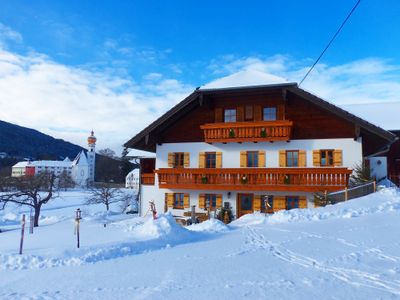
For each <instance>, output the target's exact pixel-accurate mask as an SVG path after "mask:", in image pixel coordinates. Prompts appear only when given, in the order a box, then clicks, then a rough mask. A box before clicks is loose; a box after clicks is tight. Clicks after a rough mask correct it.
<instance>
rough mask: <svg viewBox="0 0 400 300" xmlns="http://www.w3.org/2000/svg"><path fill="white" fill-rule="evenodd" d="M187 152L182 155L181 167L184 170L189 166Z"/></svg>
mask: <svg viewBox="0 0 400 300" xmlns="http://www.w3.org/2000/svg"><path fill="white" fill-rule="evenodd" d="M189 157H190V156H189V152H185V153H184V154H183V166H184V167H185V168H189V166H190V159H189Z"/></svg>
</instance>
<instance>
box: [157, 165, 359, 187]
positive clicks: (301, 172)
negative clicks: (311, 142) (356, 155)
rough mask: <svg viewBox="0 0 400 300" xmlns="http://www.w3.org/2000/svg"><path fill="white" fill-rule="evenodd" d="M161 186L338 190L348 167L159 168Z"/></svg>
mask: <svg viewBox="0 0 400 300" xmlns="http://www.w3.org/2000/svg"><path fill="white" fill-rule="evenodd" d="M155 172H156V173H157V175H158V182H159V186H160V188H177V189H190V190H251V191H255V190H257V191H304V192H321V191H329V192H330V191H338V190H341V189H344V188H345V187H346V186H347V185H348V182H349V176H350V174H351V172H352V171H351V170H349V169H347V168H334V167H331V168H238V169H233V168H232V169H231V168H229V169H227V168H222V169H189V168H188V169H167V168H165V169H159V170H156V171H155Z"/></svg>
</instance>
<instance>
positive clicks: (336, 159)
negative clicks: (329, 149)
mask: <svg viewBox="0 0 400 300" xmlns="http://www.w3.org/2000/svg"><path fill="white" fill-rule="evenodd" d="M342 164H343V163H342V150H338V149H335V150H333V165H334V166H335V167H340V166H341V165H342Z"/></svg>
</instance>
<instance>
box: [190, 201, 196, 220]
mask: <svg viewBox="0 0 400 300" xmlns="http://www.w3.org/2000/svg"><path fill="white" fill-rule="evenodd" d="M191 219H192V224H194V223H196V205H192V212H191Z"/></svg>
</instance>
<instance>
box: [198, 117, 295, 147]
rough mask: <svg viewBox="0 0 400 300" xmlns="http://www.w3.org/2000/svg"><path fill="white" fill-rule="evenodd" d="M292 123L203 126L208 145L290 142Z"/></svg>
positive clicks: (264, 122) (230, 123)
mask: <svg viewBox="0 0 400 300" xmlns="http://www.w3.org/2000/svg"><path fill="white" fill-rule="evenodd" d="M292 126H293V122H292V121H287V120H277V121H257V122H227V123H210V124H204V125H201V126H200V128H201V129H202V130H203V131H204V139H205V142H206V143H226V142H266V141H288V140H290V138H291V134H292Z"/></svg>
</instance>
